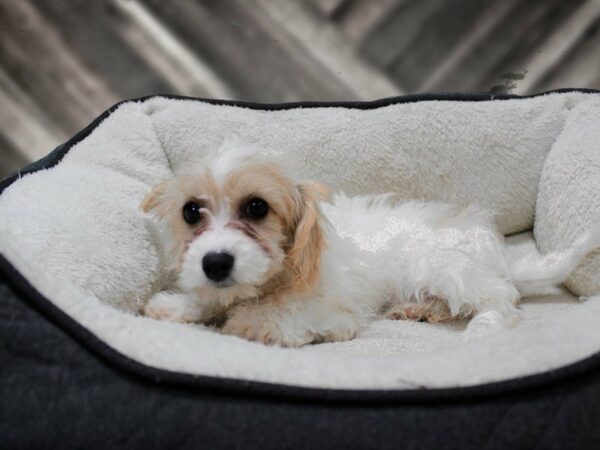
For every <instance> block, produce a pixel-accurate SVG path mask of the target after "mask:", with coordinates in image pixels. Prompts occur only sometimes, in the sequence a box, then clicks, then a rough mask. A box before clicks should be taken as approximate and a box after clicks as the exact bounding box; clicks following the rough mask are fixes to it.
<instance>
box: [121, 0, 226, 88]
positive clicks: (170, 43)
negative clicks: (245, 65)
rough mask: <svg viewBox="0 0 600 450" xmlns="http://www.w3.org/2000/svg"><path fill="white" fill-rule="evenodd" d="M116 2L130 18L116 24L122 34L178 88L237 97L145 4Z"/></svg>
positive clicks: (131, 1) (131, 0)
mask: <svg viewBox="0 0 600 450" xmlns="http://www.w3.org/2000/svg"><path fill="white" fill-rule="evenodd" d="M114 5H115V7H116V8H117V9H118V10H119V11H120V12H122V13H123V14H124V15H126V16H127V17H128V18H129V19H130V21H129V23H127V24H126V25H124V26H121V27H117V30H118V32H119V34H120V35H121V36H122V37H123V39H124V40H125V41H126V42H127V43H128V44H129V45H130V46H131V47H132V48H135V49H136V51H137V53H138V54H139V55H140V56H141V57H142V58H143V59H144V60H145V61H146V62H147V63H148V65H149V66H150V67H151V68H152V69H153V70H154V71H155V72H156V74H158V75H160V76H161V77H162V78H163V79H164V80H165V81H167V82H168V83H169V85H170V86H171V88H173V89H174V90H175V92H177V93H178V94H183V95H190V96H198V97H214V98H234V97H235V92H234V90H233V89H232V88H231V87H230V86H227V85H226V84H225V83H224V82H223V80H221V79H220V78H219V76H218V75H217V74H216V73H215V72H214V71H213V70H212V68H211V67H210V66H209V65H208V64H207V63H206V62H205V61H202V60H201V59H200V58H199V57H198V55H195V54H194V53H193V52H192V51H191V49H189V48H188V46H187V45H185V44H184V43H183V42H181V40H179V39H178V38H177V37H176V36H175V35H174V34H173V33H172V32H171V30H169V29H168V28H167V27H165V26H164V25H163V24H162V23H161V22H160V21H159V20H158V18H157V17H155V16H154V15H153V14H152V13H151V12H150V11H149V10H148V9H147V8H146V7H145V6H144V5H142V4H141V3H140V2H138V1H135V0H130V1H118V0H117V1H115V2H114Z"/></svg>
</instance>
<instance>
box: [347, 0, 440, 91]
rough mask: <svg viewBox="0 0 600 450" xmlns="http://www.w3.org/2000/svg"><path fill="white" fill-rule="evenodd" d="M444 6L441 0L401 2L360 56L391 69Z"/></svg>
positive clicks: (376, 28) (362, 45)
mask: <svg viewBox="0 0 600 450" xmlns="http://www.w3.org/2000/svg"><path fill="white" fill-rule="evenodd" d="M442 6H443V2H440V1H439V0H421V1H412V0H404V1H401V2H398V3H397V4H396V5H395V6H394V7H393V8H392V9H391V10H390V11H389V12H388V14H387V15H386V16H383V17H382V18H381V21H380V22H379V23H377V24H376V26H374V27H373V28H372V31H371V32H370V33H368V34H367V36H366V37H365V39H364V41H363V42H361V43H360V45H359V50H360V53H361V54H362V55H363V56H364V57H365V58H367V59H368V60H369V61H371V62H372V63H373V64H375V65H376V66H377V67H380V68H383V69H386V70H387V69H388V68H389V66H390V65H392V64H393V63H394V61H396V60H397V58H398V55H400V54H403V53H404V52H405V51H406V50H407V49H408V48H409V47H410V45H411V43H412V42H413V41H414V39H415V38H417V37H418V36H419V35H420V34H421V33H422V31H423V30H422V26H423V23H424V22H425V21H426V20H427V18H428V17H430V16H431V15H433V14H435V12H436V11H438V10H439V9H440V8H441V7H442ZM396 81H398V80H396ZM401 87H404V86H402V85H401Z"/></svg>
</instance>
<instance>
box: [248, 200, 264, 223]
mask: <svg viewBox="0 0 600 450" xmlns="http://www.w3.org/2000/svg"><path fill="white" fill-rule="evenodd" d="M244 212H245V213H246V215H247V216H248V217H250V218H251V219H254V220H260V219H262V218H263V217H265V216H266V215H267V213H268V212H269V204H268V203H267V202H266V201H264V200H263V199H262V198H258V197H254V198H252V199H250V201H249V202H248V203H246V208H245V210H244Z"/></svg>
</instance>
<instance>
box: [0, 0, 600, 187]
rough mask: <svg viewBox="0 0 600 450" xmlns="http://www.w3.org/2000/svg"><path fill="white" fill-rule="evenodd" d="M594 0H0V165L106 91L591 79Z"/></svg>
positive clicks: (526, 88)
mask: <svg viewBox="0 0 600 450" xmlns="http://www.w3.org/2000/svg"><path fill="white" fill-rule="evenodd" d="M599 23H600V0H489V1H484V0H196V1H194V0H171V1H167V0H144V1H142V0H106V1H102V0H98V1H96V0H0V176H3V175H6V174H8V173H9V172H10V171H12V170H14V169H16V168H18V167H19V166H21V165H23V164H25V163H26V162H27V161H30V160H33V159H36V158H39V157H41V156H43V155H44V154H46V153H47V152H48V151H49V150H50V149H52V148H53V147H54V146H55V145H57V144H58V143H60V142H62V141H64V140H65V139H67V138H68V137H69V136H70V135H72V134H73V133H74V132H76V131H77V130H78V129H80V128H82V127H83V126H85V125H86V124H87V123H88V122H89V121H90V120H92V119H93V118H94V117H95V116H96V115H98V114H99V113H101V112H102V111H103V110H105V109H106V108H108V107H109V106H110V105H112V104H113V103H115V102H117V101H119V100H121V99H124V98H132V97H140V96H145V95H150V94H155V93H173V94H182V95H191V96H201V97H217V98H230V99H242V100H248V101H257V102H283V101H294V100H317V99H319V100H353V99H375V98H380V97H385V96H390V95H398V94H403V93H417V92H426V91H465V90H466V91H494V92H509V91H510V92H514V93H519V94H526V93H533V92H538V91H542V90H547V89H553V88H559V87H588V88H600V35H599V34H598V27H599Z"/></svg>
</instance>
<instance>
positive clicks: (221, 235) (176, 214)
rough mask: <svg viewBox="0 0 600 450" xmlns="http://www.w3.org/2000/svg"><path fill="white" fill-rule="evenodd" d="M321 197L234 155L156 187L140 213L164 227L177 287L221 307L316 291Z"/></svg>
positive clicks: (271, 168) (313, 188) (243, 153)
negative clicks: (261, 297)
mask: <svg viewBox="0 0 600 450" xmlns="http://www.w3.org/2000/svg"><path fill="white" fill-rule="evenodd" d="M324 195H325V193H324V190H323V188H321V187H320V186H319V185H317V184H315V183H310V184H306V183H305V184H298V183H294V182H293V181H292V180H291V179H290V178H289V177H287V176H286V175H285V174H284V173H283V171H282V170H281V168H280V167H279V166H278V165H276V164H274V163H272V162H268V161H264V160H262V159H260V158H259V157H258V156H257V155H256V154H255V153H253V152H252V153H249V152H248V151H247V150H244V149H238V148H232V149H229V150H224V151H221V152H220V153H219V154H218V155H216V156H215V157H214V158H212V159H211V160H210V161H208V162H206V163H202V164H200V165H198V167H197V168H196V169H194V170H192V171H191V172H190V173H188V174H185V175H182V176H179V177H177V178H175V179H172V180H168V181H165V182H163V183H160V184H159V185H157V186H155V187H154V188H153V189H152V191H151V192H150V194H148V196H147V197H146V198H145V199H144V201H143V203H142V206H141V207H142V209H143V211H145V212H152V213H154V214H155V215H157V216H158V217H160V218H161V219H164V220H166V221H167V223H168V225H169V230H170V233H169V242H168V245H167V246H166V247H167V251H168V252H169V253H170V256H171V258H172V260H173V266H174V269H175V270H176V272H177V273H178V274H179V278H178V283H179V286H180V287H181V288H182V289H184V290H186V291H196V292H197V294H198V295H199V296H200V298H207V299H211V300H218V301H220V302H222V303H223V304H225V305H227V304H230V303H232V302H233V301H235V300H237V299H245V298H252V297H256V296H259V295H268V294H270V293H272V291H276V290H282V289H287V290H292V291H299V292H306V291H310V290H311V289H312V288H313V287H314V286H315V284H316V282H317V279H318V274H319V263H320V254H321V251H322V250H323V247H324V237H323V233H322V229H321V224H320V217H319V209H318V207H317V205H316V201H317V200H318V199H319V198H322V196H324Z"/></svg>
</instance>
